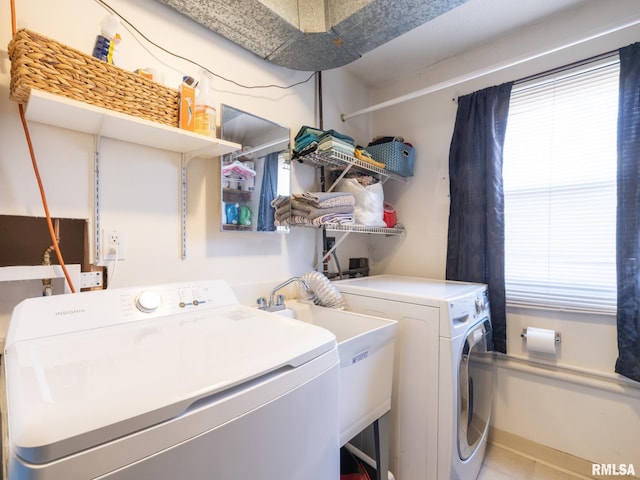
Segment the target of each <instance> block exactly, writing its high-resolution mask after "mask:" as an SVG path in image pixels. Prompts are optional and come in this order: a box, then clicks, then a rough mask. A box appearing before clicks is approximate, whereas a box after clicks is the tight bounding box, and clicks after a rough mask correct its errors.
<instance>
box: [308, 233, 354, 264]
mask: <svg viewBox="0 0 640 480" xmlns="http://www.w3.org/2000/svg"><path fill="white" fill-rule="evenodd" d="M323 230H324V229H323ZM350 233H351V232H345V233H344V235H342V236H341V237H340V238H338V239H336V243H334V244H333V247H331V248H330V249H329V250H328V251H327V253H325V254H324V255H323V256H322V258H321V259H320V261H319V262H318V264H317V265H316V266H315V268H314V270H318V269H319V268H320V267H322V264H323V263H324V262H325V260H327V259H328V258H329V257H330V256H331V254H332V253H333V252H334V251H335V250H336V248H338V245H340V244H341V243H342V242H343V241H344V240H345V239H346V238H347V237H348V236H349V234H350ZM323 247H324V246H323Z"/></svg>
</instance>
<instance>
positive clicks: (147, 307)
mask: <svg viewBox="0 0 640 480" xmlns="http://www.w3.org/2000/svg"><path fill="white" fill-rule="evenodd" d="M160 301H161V298H160V294H159V293H158V292H154V291H153V290H144V291H142V292H140V294H139V295H138V297H137V298H136V308H137V309H138V310H140V311H141V312H144V313H151V312H153V311H154V310H155V309H157V308H158V307H159V306H160Z"/></svg>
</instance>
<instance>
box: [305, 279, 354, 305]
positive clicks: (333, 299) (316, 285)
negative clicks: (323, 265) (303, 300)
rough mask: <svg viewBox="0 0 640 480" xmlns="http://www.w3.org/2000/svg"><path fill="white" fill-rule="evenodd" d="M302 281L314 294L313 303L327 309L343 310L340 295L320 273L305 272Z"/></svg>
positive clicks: (342, 301)
mask: <svg viewBox="0 0 640 480" xmlns="http://www.w3.org/2000/svg"><path fill="white" fill-rule="evenodd" d="M302 279H303V280H304V281H305V282H306V284H307V285H308V286H309V289H310V290H311V291H312V292H313V293H314V294H315V298H313V302H314V303H315V304H316V305H320V306H322V307H327V308H344V299H343V298H342V294H341V293H340V292H339V291H338V289H337V288H336V287H334V286H333V285H332V284H331V282H330V281H329V279H328V278H327V277H325V276H324V275H323V274H321V273H320V272H315V271H313V272H307V273H305V274H304V275H302Z"/></svg>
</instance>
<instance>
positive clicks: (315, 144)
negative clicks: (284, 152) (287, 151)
mask: <svg viewBox="0 0 640 480" xmlns="http://www.w3.org/2000/svg"><path fill="white" fill-rule="evenodd" d="M317 149H318V142H311V143H310V144H309V145H307V146H306V147H304V148H303V149H302V150H300V151H298V150H294V151H293V158H298V157H302V156H304V155H308V154H310V153H312V152H315V151H316V150H317Z"/></svg>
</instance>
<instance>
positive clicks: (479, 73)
mask: <svg viewBox="0 0 640 480" xmlns="http://www.w3.org/2000/svg"><path fill="white" fill-rule="evenodd" d="M638 24H640V18H636V19H634V20H631V21H629V22H626V23H623V24H621V25H617V26H615V27H611V28H608V29H606V30H603V31H601V32H598V33H595V34H593V35H589V36H587V37H585V38H582V39H580V40H576V41H573V42H570V43H567V44H565V45H561V46H559V47H555V48H551V49H549V50H545V51H543V52H540V53H536V54H533V55H530V56H527V57H524V58H521V59H519V60H513V61H510V62H506V63H501V64H497V65H494V66H491V67H489V68H484V69H480V70H475V71H473V72H471V73H467V74H464V75H459V76H457V77H454V78H451V79H449V80H445V81H443V82H439V83H436V84H434V85H430V86H428V87H425V88H422V89H420V90H416V91H414V92H411V93H407V94H405V95H401V96H399V97H396V98H392V99H390V100H386V101H384V102H381V103H377V104H375V105H372V106H370V107H367V108H363V109H362V110H357V111H355V112H353V113H349V114H344V113H341V114H340V118H341V119H342V121H343V122H344V121H346V120H349V119H350V118H354V117H357V116H360V115H364V114H365V113H370V112H375V111H377V110H382V109H383V108H387V107H392V106H394V105H397V104H399V103H403V102H406V101H409V100H413V99H415V98H418V97H422V96H424V95H428V94H430V93H433V92H437V91H440V90H443V89H445V88H449V87H453V86H455V85H459V84H461V83H464V82H468V81H470V80H475V79H476V78H480V77H483V76H485V75H489V74H491V73H495V72H499V71H501V70H504V69H506V68H510V67H515V66H516V65H520V64H521V63H525V62H529V61H531V60H535V59H537V58H540V57H544V56H546V55H550V54H552V53H556V52H559V51H561V50H564V49H566V48H570V47H575V46H576V45H580V44H581V43H585V42H588V41H590V40H595V39H596V38H600V37H603V36H605V35H609V34H611V33H615V32H617V31H620V30H624V29H625V28H629V27H633V26H635V25H638Z"/></svg>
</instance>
